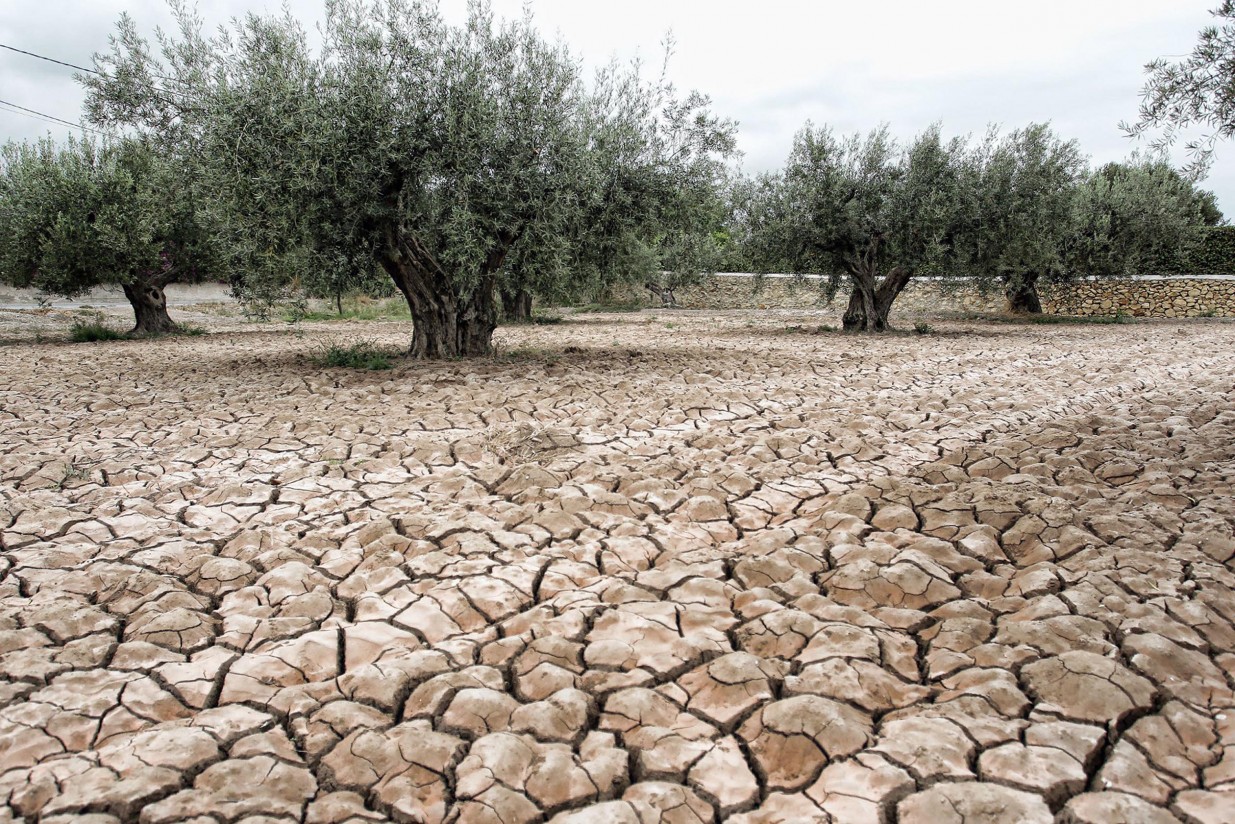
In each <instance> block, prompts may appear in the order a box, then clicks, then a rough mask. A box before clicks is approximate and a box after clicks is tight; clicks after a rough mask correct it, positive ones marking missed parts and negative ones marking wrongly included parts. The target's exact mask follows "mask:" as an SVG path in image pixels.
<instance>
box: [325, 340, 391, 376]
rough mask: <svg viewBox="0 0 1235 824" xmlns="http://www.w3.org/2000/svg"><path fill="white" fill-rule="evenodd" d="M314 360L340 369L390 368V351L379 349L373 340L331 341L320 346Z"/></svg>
mask: <svg viewBox="0 0 1235 824" xmlns="http://www.w3.org/2000/svg"><path fill="white" fill-rule="evenodd" d="M316 361H317V363H318V364H319V365H321V366H329V367H335V368H340V369H374V370H381V369H390V368H391V367H392V366H394V364H392V363H391V362H390V353H388V352H386V351H384V350H382V349H380V348H379V347H378V346H377V345H376V344H375V343H373V341H366V340H362V341H356V342H355V343H350V344H343V343H331V344H327V345H326V346H324V347H322V350H321V353H320V354H319V355H318V356H317V358H316Z"/></svg>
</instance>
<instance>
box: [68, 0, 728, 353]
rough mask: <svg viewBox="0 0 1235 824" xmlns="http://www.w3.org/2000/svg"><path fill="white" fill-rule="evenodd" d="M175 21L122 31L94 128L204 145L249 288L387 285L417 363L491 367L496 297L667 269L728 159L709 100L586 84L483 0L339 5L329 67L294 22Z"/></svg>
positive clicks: (528, 26)
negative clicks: (395, 293) (637, 259)
mask: <svg viewBox="0 0 1235 824" xmlns="http://www.w3.org/2000/svg"><path fill="white" fill-rule="evenodd" d="M173 7H174V10H175V12H176V16H177V20H178V23H179V30H178V32H177V33H176V34H175V35H174V36H173V35H169V36H163V37H162V38H161V40H160V42H159V43H158V47H157V49H156V48H152V47H151V45H150V44H149V43H147V42H146V41H145V40H144V39H143V38H141V37H140V36H139V35H138V34H137V30H136V26H135V24H134V23H133V21H132V20H131V19H129V18H122V20H121V22H120V26H119V29H118V34H117V36H116V37H115V38H114V40H113V43H114V48H113V51H112V52H111V53H110V54H108V55H101V56H98V57H97V58H96V63H97V65H98V67H99V70H100V72H101V74H99V75H97V76H89V77H83V78H82V80H83V82H84V83H85V84H86V86H87V89H88V100H87V107H88V113H89V116H90V117H91V119H92V120H93V121H94V122H95V123H96V124H100V125H103V126H109V127H135V128H137V129H139V130H141V131H143V132H146V133H149V134H151V135H152V136H153V139H155V140H158V141H160V142H162V143H164V144H167V145H178V146H181V147H191V149H192V151H193V153H194V156H195V158H196V159H197V173H198V174H199V175H200V177H201V179H202V180H203V182H204V188H205V189H207V190H209V191H210V192H212V197H213V198H214V200H215V203H216V204H217V209H218V211H219V213H220V216H221V218H220V219H221V220H222V221H223V222H224V225H225V226H226V227H227V229H226V237H227V241H228V243H227V247H228V250H229V252H230V254H231V256H232V263H231V268H232V270H233V271H237V272H242V273H244V274H243V277H244V279H245V282H246V284H247V285H248V286H249V287H251V288H253V287H256V288H260V287H262V286H264V285H277V284H279V283H282V282H286V280H287V279H288V278H290V277H293V276H294V274H295V273H296V272H298V271H304V270H305V269H308V268H313V267H319V268H320V267H323V266H334V267H343V268H344V270H345V271H356V272H364V271H372V270H373V269H380V270H381V271H383V272H384V273H385V274H386V276H388V277H389V278H390V280H391V281H392V282H393V284H394V286H395V287H396V288H397V289H398V290H399V292H400V293H402V295H403V296H404V298H405V299H406V300H407V303H408V306H409V308H410V310H411V314H412V319H413V334H412V343H411V348H410V351H411V354H412V355H413V356H416V357H446V356H456V355H476V354H483V353H486V352H488V351H489V350H490V342H491V337H492V334H493V330H494V328H495V326H496V324H497V320H498V316H499V307H498V301H499V296H501V297H504V298H506V300H507V302H508V303H514V304H516V306H515V307H514V308H513V311H514V312H515V313H518V312H519V307H518V305H517V304H519V303H522V305H523V307H524V308H526V305H527V300H528V299H527V295H529V294H530V293H531V292H532V291H533V290H535V291H539V292H541V293H547V294H552V293H554V292H562V291H566V290H568V289H569V288H570V287H571V286H572V285H576V284H578V283H580V282H586V281H588V280H589V279H591V280H597V279H601V280H603V279H609V278H615V277H619V276H626V275H625V274H624V273H626V272H629V271H631V270H632V267H630V266H628V265H626V264H627V262H628V261H629V259H630V257H631V256H632V255H634V254H636V253H639V252H645V258H644V259H645V264H646V265H647V266H653V267H654V266H659V263H658V261H659V258H660V256H661V254H662V253H661V252H660V250H659V248H658V247H660V246H664V245H665V239H666V238H667V237H669V238H671V237H673V236H674V233H679V232H680V233H690V232H693V231H695V230H696V227H695V226H694V225H693V217H692V213H691V210H690V208H689V204H690V202H691V199H692V198H698V197H703V196H706V192H707V190H708V189H709V188H710V187H712V186H714V185H717V184H718V183H719V180H720V178H721V176H722V175H723V169H724V161H725V159H726V158H727V157H728V156H730V155H731V154H732V153H733V150H734V149H733V129H734V126H733V124H732V123H730V122H728V121H725V120H722V119H720V118H717V117H715V116H714V115H712V114H711V113H710V111H709V102H708V99H707V98H706V97H703V96H702V95H697V94H691V95H687V96H685V97H681V98H679V97H678V96H677V95H676V94H675V93H674V90H673V89H672V87H671V86H669V85H668V84H667V83H665V82H664V81H663V80H662V81H660V82H657V83H648V82H644V81H643V80H641V79H640V78H639V77H638V67H632V68H630V69H618V68H616V67H613V68H610V69H608V70H607V71H604V72H601V73H600V75H599V76H598V77H597V78H596V79H595V81H594V82H588V80H587V79H586V78H585V77H584V76H583V71H582V69H581V66H580V63H579V61H578V60H577V59H576V58H575V57H574V56H572V55H571V54H570V52H569V51H568V50H567V49H566V47H565V46H564V45H562V44H560V43H555V42H550V41H548V40H546V39H545V38H543V37H542V36H541V35H540V34H539V33H538V32H537V30H536V29H535V27H534V25H533V21H532V20H531V19H530V17H529V16H526V15H525V16H524V17H523V18H521V19H518V20H514V21H500V20H497V19H495V18H494V16H493V13H492V11H491V10H490V8H489V7H488V5H487V4H485V3H480V2H473V3H471V4H470V5H469V12H468V18H467V21H466V22H465V23H463V24H461V25H451V24H449V23H447V22H446V21H445V20H444V19H443V18H442V16H441V14H440V12H439V11H438V9H437V6H436V4H435V3H432V2H421V0H388V1H380V2H379V1H377V0H375V1H374V2H365V1H364V0H330V2H328V3H327V8H326V21H325V24H324V26H323V29H322V37H323V42H322V44H321V46H320V48H318V49H314V48H312V47H310V45H309V38H308V37H307V35H306V33H305V31H304V30H303V28H302V27H301V26H300V25H299V23H298V22H297V21H296V20H295V19H293V18H292V17H291V16H290V14H289V13H287V12H284V14H283V15H281V16H273V17H271V16H267V17H263V16H258V15H252V14H251V15H249V16H247V17H245V18H244V19H243V20H239V21H236V22H235V23H234V26H233V28H232V29H230V30H227V31H223V32H221V33H219V34H218V35H215V36H213V37H207V36H206V35H205V34H204V33H203V30H202V25H201V22H200V20H199V19H197V18H196V17H195V16H194V15H193V14H191V13H189V12H188V11H187V10H186V9H185V8H184V7H183V6H180V5H174V6H173ZM168 89H175V90H176V91H177V92H179V93H178V94H169V93H168V91H167V90H168ZM366 263H369V264H371V266H370V267H369V268H367V269H366V267H365V264H366ZM508 311H512V309H511V307H508Z"/></svg>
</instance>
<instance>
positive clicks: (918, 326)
mask: <svg viewBox="0 0 1235 824" xmlns="http://www.w3.org/2000/svg"><path fill="white" fill-rule="evenodd" d="M913 331H914V332H917V333H918V334H919V335H933V334H935V327H933V326H931V325H930V324H929V323H924V322H922V321H918V322H917V323H915V324H914V325H913Z"/></svg>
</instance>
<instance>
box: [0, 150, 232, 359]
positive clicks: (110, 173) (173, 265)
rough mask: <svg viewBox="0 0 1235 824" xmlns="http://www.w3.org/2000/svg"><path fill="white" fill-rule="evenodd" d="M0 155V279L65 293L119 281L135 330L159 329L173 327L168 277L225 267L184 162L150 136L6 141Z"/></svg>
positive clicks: (177, 279) (191, 277)
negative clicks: (178, 162) (165, 151)
mask: <svg viewBox="0 0 1235 824" xmlns="http://www.w3.org/2000/svg"><path fill="white" fill-rule="evenodd" d="M0 162H2V165H0V280H2V281H4V282H6V283H9V284H11V285H14V286H18V287H29V288H34V289H39V290H41V291H43V292H47V293H49V294H55V295H62V296H65V297H75V296H77V295H81V294H84V293H86V292H88V291H90V290H91V289H93V288H95V287H98V286H119V287H121V288H122V289H123V291H124V295H125V297H126V298H127V299H128V301H129V303H130V304H131V305H132V307H133V314H134V316H135V319H136V324H135V326H134V328H133V331H134V332H135V333H140V334H154V333H162V332H170V331H174V330H175V329H176V324H175V322H174V321H172V319H171V317H170V316H169V315H168V313H167V298H166V295H165V294H164V291H163V290H164V289H165V288H166V287H167V286H168V285H170V284H173V283H185V282H195V281H199V280H203V279H207V278H211V277H217V276H219V274H220V272H221V260H220V258H219V257H218V255H217V253H216V248H215V243H214V232H213V230H212V229H211V228H210V227H209V226H208V225H207V224H206V223H205V222H204V219H203V215H202V213H201V210H200V208H199V204H198V203H197V201H196V199H195V197H194V194H193V190H192V187H191V186H190V185H188V182H187V180H186V178H185V175H184V174H183V170H181V169H180V168H179V167H178V166H177V165H176V163H175V162H174V161H171V160H168V159H167V158H165V157H162V156H161V155H160V154H159V153H158V152H156V151H154V150H153V149H152V148H151V147H150V146H149V145H147V144H146V143H144V142H142V141H140V140H134V139H125V140H120V141H118V142H114V143H101V144H100V143H95V142H93V141H90V140H70V141H69V142H68V143H67V144H66V145H64V146H57V145H56V144H54V143H53V142H52V141H50V140H43V141H40V142H39V143H37V144H24V143H9V144H7V145H6V146H5V147H4V149H3V159H2V161H0Z"/></svg>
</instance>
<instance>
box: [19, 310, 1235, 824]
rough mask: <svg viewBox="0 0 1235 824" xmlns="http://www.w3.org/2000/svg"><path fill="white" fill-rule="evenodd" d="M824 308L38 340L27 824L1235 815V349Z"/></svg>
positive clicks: (1170, 336) (25, 753)
mask: <svg viewBox="0 0 1235 824" xmlns="http://www.w3.org/2000/svg"><path fill="white" fill-rule="evenodd" d="M819 320H820V318H818V317H813V318H812V317H808V316H797V315H777V314H771V315H767V314H765V315H754V314H742V313H728V314H710V315H709V314H681V315H669V314H659V315H648V314H636V315H612V316H590V317H586V318H582V319H577V320H575V321H572V322H568V323H563V324H561V325H558V326H549V327H526V328H520V329H502V330H500V331H499V334H498V340H499V344H500V346H501V348H502V352H503V353H504V354H502V355H500V356H499V357H497V358H495V359H493V360H487V361H481V362H449V363H431V364H413V363H400V364H399V365H397V367H396V368H395V369H393V370H391V371H387V372H368V371H350V370H342V369H327V368H323V367H320V366H317V365H315V364H314V363H313V362H312V360H311V355H312V354H313V351H314V348H315V347H317V346H320V345H321V344H322V343H323V342H325V341H329V340H332V339H335V338H338V337H340V336H347V335H355V334H363V335H369V336H377V337H378V338H379V339H380V340H381V341H383V342H386V343H389V344H396V343H402V342H404V341H406V338H407V331H408V330H407V329H406V327H404V326H402V325H400V324H368V325H364V326H359V325H348V326H344V325H335V326H332V325H329V324H322V325H316V326H311V327H309V328H307V329H306V330H304V331H303V332H301V333H293V332H290V331H288V328H287V327H286V326H280V325H272V326H267V327H254V326H249V327H239V326H237V325H233V326H232V327H228V328H229V329H230V330H231V331H220V332H218V333H216V334H212V335H208V336H205V337H196V338H183V339H170V340H160V341H143V342H118V343H107V344H97V345H91V344H82V345H69V344H35V343H32V342H28V343H19V344H9V345H6V346H4V347H3V348H2V349H0V542H2V551H0V821H10V820H22V819H24V820H26V821H41V822H48V823H49V824H50V822H56V821H65V820H69V819H72V820H76V821H85V822H90V824H103V823H104V822H115V821H137V820H140V821H141V822H146V823H147V824H161V823H162V822H171V821H194V822H201V824H210V823H211V822H236V821H241V820H244V821H250V822H255V823H256V822H273V821H292V822H313V824H327V823H328V822H343V821H351V822H366V821H381V820H396V821H404V822H407V821H423V822H438V821H455V822H501V823H502V824H521V822H533V821H553V822H619V823H622V824H625V823H626V822H629V824H637V823H638V824H655V823H656V822H665V824H670V823H672V824H678V823H679V822H681V823H683V824H685V823H687V822H706V821H713V820H719V819H727V820H730V821H734V822H774V821H806V822H810V821H819V822H826V821H836V822H893V821H896V822H901V824H924V823H925V822H931V824H935V823H936V822H945V823H946V822H965V823H966V824H982V823H983V822H989V823H990V824H1012V823H1013V822H1049V821H1052V820H1055V821H1063V822H1095V824H1097V822H1103V823H1104V824H1105V823H1106V822H1137V823H1138V824H1140V822H1151V823H1152V822H1174V821H1183V822H1231V821H1233V820H1235V567H1233V556H1235V539H1233V538H1232V530H1233V528H1235V489H1233V487H1235V389H1233V386H1232V383H1233V378H1232V375H1233V372H1235V346H1233V344H1235V324H1231V323H1222V322H1218V321H1197V322H1189V323H1141V324H1130V325H1119V326H1016V325H998V324H992V325H985V326H983V325H972V324H971V325H965V324H961V323H939V324H938V326H939V327H940V330H941V333H940V334H936V335H932V336H928V337H916V336H913V335H901V336H891V337H886V338H881V339H874V338H849V337H842V336H840V335H834V334H823V335H813V334H805V333H802V332H800V331H793V330H790V329H787V328H786V327H788V326H791V325H794V324H803V325H805V324H812V323H818V322H819ZM245 330H247V331H245Z"/></svg>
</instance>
